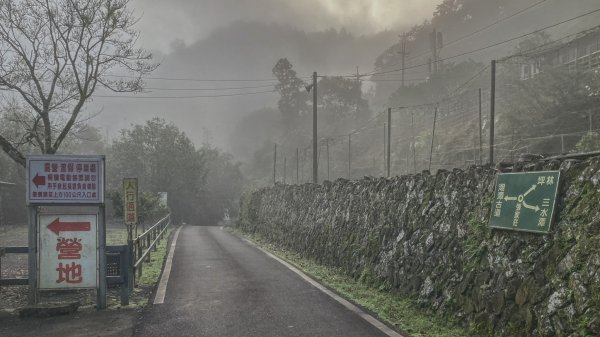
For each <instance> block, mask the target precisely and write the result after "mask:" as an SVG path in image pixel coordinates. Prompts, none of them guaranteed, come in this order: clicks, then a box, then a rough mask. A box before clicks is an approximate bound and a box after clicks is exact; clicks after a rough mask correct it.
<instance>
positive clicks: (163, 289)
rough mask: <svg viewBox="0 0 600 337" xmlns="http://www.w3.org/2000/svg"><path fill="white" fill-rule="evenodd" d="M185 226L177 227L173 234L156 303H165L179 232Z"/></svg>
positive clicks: (157, 291)
mask: <svg viewBox="0 0 600 337" xmlns="http://www.w3.org/2000/svg"><path fill="white" fill-rule="evenodd" d="M182 228H183V226H181V227H179V228H178V229H177V232H175V235H174V236H173V242H171V249H170V250H169V255H168V256H167V261H166V262H165V269H164V270H163V273H162V276H161V277H160V283H159V284H158V289H157V290H156V296H154V304H163V303H165V295H166V294H167V284H168V283H169V276H170V275H171V266H172V265H173V255H174V254H175V246H176V245H177V238H178V237H179V232H180V231H181V229H182Z"/></svg>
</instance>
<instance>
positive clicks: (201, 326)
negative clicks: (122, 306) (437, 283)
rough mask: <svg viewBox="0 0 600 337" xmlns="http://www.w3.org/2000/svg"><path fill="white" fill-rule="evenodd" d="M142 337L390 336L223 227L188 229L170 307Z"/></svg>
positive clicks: (156, 312) (180, 244)
mask: <svg viewBox="0 0 600 337" xmlns="http://www.w3.org/2000/svg"><path fill="white" fill-rule="evenodd" d="M134 335H135V336H211V337H238V336H239V337H242V336H247V337H268V336H273V337H287V336H344V337H351V336H361V337H366V336H385V335H384V334H383V333H382V332H380V331H379V330H378V329H376V328H375V327H373V326H372V325H371V324H369V323H368V322H366V321H365V320H363V319H362V318H361V317H359V316H358V315H357V314H355V313H353V312H351V311H350V310H349V309H346V308H345V307H344V306H342V305H341V304H339V303H338V302H336V301H334V300H333V299H331V298H330V297H329V296H327V295H326V294H324V293H323V292H321V291H319V290H318V289H316V288H315V287H313V286H312V285H310V284H309V283H307V282H306V281H304V280H303V279H302V278H300V277H299V276H298V275H297V274H295V273H294V272H292V271H290V270H289V269H288V268H286V267H285V266H283V265H282V264H281V263H279V262H277V261H276V260H274V259H272V258H270V257H269V256H267V255H266V254H265V253H263V252H261V251H260V250H258V249H257V248H255V247H253V246H251V245H249V244H248V243H246V242H244V241H242V240H240V239H239V238H237V237H235V236H233V235H232V234H230V233H229V232H227V231H224V230H222V229H221V228H220V227H194V226H187V227H185V228H183V229H182V230H181V233H180V235H179V239H178V240H177V244H176V248H175V254H174V257H173V265H172V271H171V276H170V279H169V283H168V288H167V291H166V296H165V301H164V303H163V304H157V305H152V306H151V307H150V308H149V309H147V310H146V311H145V312H144V313H143V315H142V316H141V318H140V320H139V321H138V323H137V325H136V328H135V333H134Z"/></svg>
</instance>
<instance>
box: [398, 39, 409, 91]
mask: <svg viewBox="0 0 600 337" xmlns="http://www.w3.org/2000/svg"><path fill="white" fill-rule="evenodd" d="M398 36H400V57H402V87H404V68H405V63H404V62H405V61H406V56H408V52H407V51H406V41H408V33H406V32H404V33H402V34H401V35H398Z"/></svg>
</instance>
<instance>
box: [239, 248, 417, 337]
mask: <svg viewBox="0 0 600 337" xmlns="http://www.w3.org/2000/svg"><path fill="white" fill-rule="evenodd" d="M242 240H244V241H245V242H247V243H248V244H250V245H251V246H254V247H256V248H257V249H259V250H260V251H262V252H263V253H265V254H267V255H268V256H269V257H271V258H273V259H275V260H276V261H277V262H279V263H281V264H283V265H284V266H286V267H287V268H288V269H289V270H291V271H293V272H294V273H296V274H298V276H300V277H301V278H302V279H304V280H305V281H306V282H308V283H310V284H311V285H312V286H314V287H315V288H317V289H319V290H320V291H322V292H324V293H325V294H326V295H327V296H329V297H331V298H333V299H334V300H335V301H337V302H338V303H340V304H341V305H343V306H344V307H346V309H348V310H350V311H352V312H354V313H355V314H357V315H358V316H360V317H361V318H362V319H364V320H365V321H367V322H369V323H371V325H373V326H374V327H376V328H377V329H379V331H381V332H383V333H384V334H386V335H388V336H390V337H408V336H404V335H402V334H400V333H398V332H396V331H394V330H392V329H390V328H389V327H388V326H387V325H385V324H383V323H382V322H381V321H379V320H378V319H376V318H375V317H373V316H371V315H369V314H367V313H366V312H364V311H363V310H362V309H360V308H359V307H357V306H356V305H354V304H352V303H350V302H349V301H347V300H345V299H344V298H342V297H340V296H339V295H337V294H336V293H334V292H332V291H331V290H329V289H327V288H325V287H324V286H323V285H321V284H320V283H319V282H317V281H315V280H313V279H312V278H310V277H309V276H308V275H306V274H304V273H303V272H301V271H300V270H299V269H298V268H296V267H294V266H292V265H291V264H289V263H287V262H286V261H284V260H282V259H280V258H278V257H277V256H275V255H273V254H271V253H270V252H268V251H266V250H265V249H263V248H261V247H260V246H258V245H257V244H255V243H254V242H252V241H250V240H248V239H246V238H242Z"/></svg>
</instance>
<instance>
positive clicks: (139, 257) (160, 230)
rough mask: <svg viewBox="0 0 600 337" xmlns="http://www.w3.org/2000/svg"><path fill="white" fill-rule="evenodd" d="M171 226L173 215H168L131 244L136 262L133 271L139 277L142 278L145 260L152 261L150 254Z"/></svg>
mask: <svg viewBox="0 0 600 337" xmlns="http://www.w3.org/2000/svg"><path fill="white" fill-rule="evenodd" d="M169 225H171V214H167V216H165V217H164V218H162V219H160V220H158V222H157V223H156V224H154V225H153V226H152V227H150V228H148V230H146V231H145V232H144V233H142V234H141V235H140V236H138V237H137V238H135V239H134V240H133V241H132V242H131V243H130V244H131V246H132V251H133V259H134V261H135V263H134V264H133V269H134V270H135V271H136V272H137V277H141V276H142V269H143V262H144V259H145V260H146V261H150V252H151V251H156V245H157V244H158V242H159V241H160V240H161V239H162V238H163V236H164V234H165V232H166V231H167V229H168V228H169Z"/></svg>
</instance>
